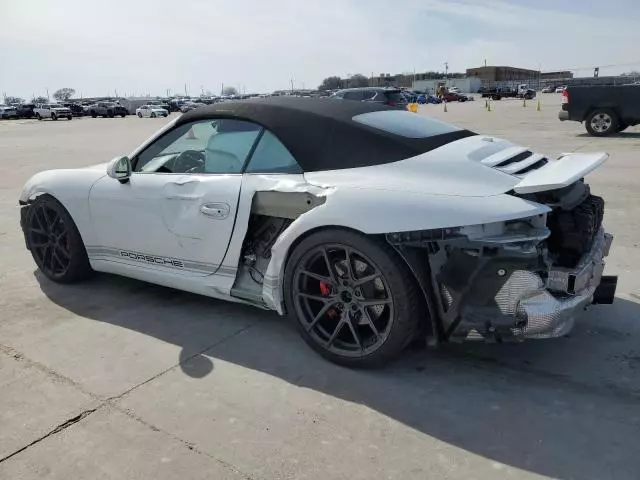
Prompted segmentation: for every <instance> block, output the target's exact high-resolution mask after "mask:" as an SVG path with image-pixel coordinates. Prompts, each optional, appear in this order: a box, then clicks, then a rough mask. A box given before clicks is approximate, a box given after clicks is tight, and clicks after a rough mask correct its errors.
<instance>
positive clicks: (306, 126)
mask: <svg viewBox="0 0 640 480" xmlns="http://www.w3.org/2000/svg"><path fill="white" fill-rule="evenodd" d="M379 111H394V109H392V108H389V107H386V106H384V105H380V104H376V103H372V102H357V101H352V100H334V99H321V98H300V97H267V98H259V99H250V100H235V101H229V102H224V103H216V104H213V105H208V106H203V107H199V108H197V109H194V110H191V111H190V112H188V113H185V114H184V115H182V116H181V117H180V118H178V120H177V122H176V125H182V124H185V123H190V122H193V121H202V120H207V119H211V120H214V119H216V118H234V119H240V120H247V121H251V122H255V123H257V124H259V125H262V126H263V127H264V128H266V129H268V130H270V131H271V132H272V133H273V134H274V135H276V136H277V137H278V138H279V139H280V141H281V142H282V143H283V144H284V145H285V146H286V147H287V148H288V149H289V151H290V152H291V154H292V155H293V156H294V157H295V159H296V160H297V161H298V163H299V165H300V167H301V168H302V170H303V171H305V172H314V171H321V170H336V169H342V168H355V167H367V166H371V165H381V164H385V163H391V162H396V161H398V160H403V159H406V158H410V157H414V156H416V155H419V154H421V153H424V152H428V151H430V150H433V149H436V148H438V147H441V146H443V145H446V144H447V143H450V142H453V141H455V140H459V139H461V138H465V137H469V136H472V135H475V133H473V132H470V131H469V130H455V131H451V132H448V133H443V134H438V135H433V136H428V137H423V138H410V137H407V136H404V135H397V134H394V133H390V132H389V131H386V130H382V129H379V128H374V127H372V126H369V125H366V124H363V123H360V122H357V121H354V120H353V118H354V117H355V116H357V115H361V114H366V113H371V112H379ZM407 114H408V115H418V114H414V113H411V114H410V113H407Z"/></svg>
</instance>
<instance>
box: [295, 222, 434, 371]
mask: <svg viewBox="0 0 640 480" xmlns="http://www.w3.org/2000/svg"><path fill="white" fill-rule="evenodd" d="M347 251H348V252H350V258H351V265H352V267H351V269H350V271H353V272H355V274H356V275H355V278H356V281H357V280H358V279H359V280H362V279H363V278H366V277H369V280H368V281H366V282H364V283H362V284H360V285H357V284H353V281H352V280H351V281H349V280H346V281H344V282H345V283H344V284H343V280H342V279H343V278H345V275H346V272H347V267H346V262H345V260H344V257H346V255H343V256H342V258H340V255H341V252H343V253H344V252H347ZM323 252H327V254H326V256H325V254H324V253H323ZM329 259H330V260H329ZM341 262H342V263H341ZM329 264H332V265H333V274H332V279H330V278H329V270H328V265H329ZM363 265H365V266H366V268H364V267H363ZM316 268H317V269H318V270H317V272H314V273H312V274H315V275H316V276H314V277H312V276H310V273H307V272H313V270H314V269H316ZM323 269H324V270H323ZM359 269H362V271H361V273H360V274H358V273H357V272H358V270H359ZM373 274H375V275H376V276H375V277H374V276H373ZM322 278H326V279H327V281H326V282H325V281H324V280H321V279H322ZM333 279H335V282H334V280H333ZM338 282H340V283H338ZM284 285H285V292H284V293H285V294H284V297H285V305H286V309H287V315H288V316H289V317H290V318H291V319H292V320H293V321H295V323H296V325H297V326H298V329H299V331H300V334H301V336H302V338H303V339H304V341H305V342H306V343H307V344H308V345H309V346H310V347H311V348H313V349H314V350H315V351H316V352H317V353H319V354H320V355H322V356H323V357H325V358H326V359H328V360H330V361H331V362H334V363H337V364H339V365H344V366H347V367H359V368H373V367H379V366H382V365H384V364H386V363H388V362H390V361H391V360H393V359H394V358H396V357H397V356H398V355H400V353H402V351H403V350H404V349H405V348H406V347H407V345H408V344H409V343H410V342H411V341H412V340H413V339H414V338H415V337H416V335H417V333H418V331H419V326H420V325H421V322H420V313H421V312H422V311H423V309H422V305H423V300H422V298H421V296H420V294H419V290H418V288H417V285H416V282H415V280H414V278H413V277H412V275H411V273H410V272H409V270H408V268H407V267H406V265H405V264H404V262H403V260H401V259H400V258H399V257H398V255H397V254H396V252H395V251H394V250H393V249H392V248H391V247H390V246H389V245H387V244H386V243H384V242H379V241H377V240H373V239H371V238H369V237H366V236H364V235H361V234H359V233H356V232H352V231H348V230H340V229H327V230H322V231H319V232H316V233H313V234H311V235H309V236H308V237H307V238H305V239H304V240H302V241H301V242H300V244H298V245H297V246H296V247H295V248H294V250H293V251H292V253H291V255H290V257H289V259H288V261H287V264H286V268H285V278H284ZM305 290H306V292H305ZM308 292H311V293H315V295H313V296H314V297H315V299H313V298H309V296H308ZM374 295H384V297H385V298H384V299H382V300H379V297H378V296H376V297H374ZM367 300H368V301H369V302H375V301H376V300H379V301H380V302H384V303H369V305H362V304H361V303H360V302H364V301H367ZM314 306H315V307H316V308H315V309H314V308H313V307H314ZM318 314H319V315H320V317H319V318H318V316H317V315H318ZM334 326H335V328H334ZM374 327H375V328H376V329H375V330H374ZM378 329H379V330H378ZM330 332H331V333H330ZM376 333H377V335H376ZM367 334H368V335H367ZM356 337H357V338H356ZM349 339H351V348H349ZM358 346H359V347H358Z"/></svg>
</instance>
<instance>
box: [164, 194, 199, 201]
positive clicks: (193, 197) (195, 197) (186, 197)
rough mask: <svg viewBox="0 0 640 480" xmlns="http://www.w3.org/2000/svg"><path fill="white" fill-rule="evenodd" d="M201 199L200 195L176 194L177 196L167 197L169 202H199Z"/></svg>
mask: <svg viewBox="0 0 640 480" xmlns="http://www.w3.org/2000/svg"><path fill="white" fill-rule="evenodd" d="M199 198H200V196H199V195H188V194H185V195H179V194H176V195H167V196H166V199H167V200H198V199H199Z"/></svg>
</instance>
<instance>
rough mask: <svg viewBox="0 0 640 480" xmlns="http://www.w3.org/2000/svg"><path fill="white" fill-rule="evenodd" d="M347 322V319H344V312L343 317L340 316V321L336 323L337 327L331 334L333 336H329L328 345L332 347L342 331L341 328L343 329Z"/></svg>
mask: <svg viewBox="0 0 640 480" xmlns="http://www.w3.org/2000/svg"><path fill="white" fill-rule="evenodd" d="M345 322H346V321H345V319H344V314H342V317H341V318H340V321H339V322H338V324H337V325H336V329H335V330H334V331H333V333H332V334H331V337H329V340H327V347H330V346H331V345H332V344H333V341H334V340H335V339H336V337H337V336H338V334H339V333H340V330H342V327H343V326H344V324H345Z"/></svg>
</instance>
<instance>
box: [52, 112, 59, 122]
mask: <svg viewBox="0 0 640 480" xmlns="http://www.w3.org/2000/svg"><path fill="white" fill-rule="evenodd" d="M51 120H54V121H55V120H58V116H57V115H56V114H55V113H52V114H51Z"/></svg>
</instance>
